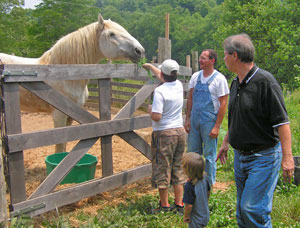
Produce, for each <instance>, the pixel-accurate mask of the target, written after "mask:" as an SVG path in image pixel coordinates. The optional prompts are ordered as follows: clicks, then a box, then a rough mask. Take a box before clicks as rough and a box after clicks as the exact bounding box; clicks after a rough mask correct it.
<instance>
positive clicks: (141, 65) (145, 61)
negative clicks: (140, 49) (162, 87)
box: [137, 58, 153, 79]
mask: <svg viewBox="0 0 300 228" xmlns="http://www.w3.org/2000/svg"><path fill="white" fill-rule="evenodd" d="M145 63H147V59H146V58H142V59H140V61H139V62H138V63H137V65H138V67H139V68H142V67H143V64H145ZM145 70H146V71H147V72H148V77H149V78H150V79H153V78H152V74H151V72H150V70H149V69H145Z"/></svg>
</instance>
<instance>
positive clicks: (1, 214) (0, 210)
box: [0, 140, 8, 228]
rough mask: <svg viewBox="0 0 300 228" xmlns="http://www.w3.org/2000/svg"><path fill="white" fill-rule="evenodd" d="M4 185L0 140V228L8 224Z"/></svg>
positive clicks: (0, 144)
mask: <svg viewBox="0 0 300 228" xmlns="http://www.w3.org/2000/svg"><path fill="white" fill-rule="evenodd" d="M5 192H6V183H5V178H4V166H3V159H2V142H1V140H0V227H1V228H2V227H3V228H6V227H7V222H8V216H7V204H6V197H5Z"/></svg>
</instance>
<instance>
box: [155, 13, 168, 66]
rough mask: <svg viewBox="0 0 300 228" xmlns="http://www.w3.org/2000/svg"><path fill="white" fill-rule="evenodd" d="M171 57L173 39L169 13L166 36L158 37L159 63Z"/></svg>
mask: <svg viewBox="0 0 300 228" xmlns="http://www.w3.org/2000/svg"><path fill="white" fill-rule="evenodd" d="M166 59H171V40H170V39H169V14H166V28H165V38H163V37H158V57H157V61H158V63H162V62H163V61H164V60H166Z"/></svg>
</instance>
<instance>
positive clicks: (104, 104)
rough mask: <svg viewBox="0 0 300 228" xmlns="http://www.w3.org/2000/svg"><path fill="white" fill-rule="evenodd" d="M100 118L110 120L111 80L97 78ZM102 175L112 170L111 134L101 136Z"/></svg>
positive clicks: (107, 174)
mask: <svg viewBox="0 0 300 228" xmlns="http://www.w3.org/2000/svg"><path fill="white" fill-rule="evenodd" d="M98 94H99V114H100V120H101V121H105V120H111V112H110V108H111V107H110V106H111V80H110V79H99V80H98ZM101 161H102V177H107V176H110V175H112V174H113V173H114V171H113V157H112V135H107V136H104V137H101Z"/></svg>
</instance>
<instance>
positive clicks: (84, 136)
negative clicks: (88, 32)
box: [0, 64, 192, 216]
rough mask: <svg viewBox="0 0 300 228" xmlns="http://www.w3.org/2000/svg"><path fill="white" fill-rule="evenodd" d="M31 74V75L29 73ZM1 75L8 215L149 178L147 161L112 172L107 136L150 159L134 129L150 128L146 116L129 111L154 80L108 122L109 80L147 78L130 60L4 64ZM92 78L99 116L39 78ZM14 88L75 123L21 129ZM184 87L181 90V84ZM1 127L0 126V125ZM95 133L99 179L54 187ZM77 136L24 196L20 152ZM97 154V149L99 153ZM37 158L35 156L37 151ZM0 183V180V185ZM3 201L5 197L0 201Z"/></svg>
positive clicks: (30, 212)
mask: <svg viewBox="0 0 300 228" xmlns="http://www.w3.org/2000/svg"><path fill="white" fill-rule="evenodd" d="M33 72H35V73H33ZM0 73H2V74H1V75H2V77H1V92H2V97H1V104H2V105H1V115H2V116H4V119H3V120H2V121H4V123H3V124H2V125H1V126H5V135H4V137H3V138H2V142H3V144H4V150H5V151H4V152H5V156H7V157H6V159H5V160H4V161H5V163H6V164H5V165H6V166H8V171H9V173H8V177H7V178H8V179H7V180H8V182H7V184H8V186H9V190H10V205H9V208H10V216H18V215H20V214H27V215H29V216H35V215H39V214H41V213H44V212H47V211H49V210H53V209H55V208H58V207H61V206H63V205H67V204H71V203H74V202H77V201H79V200H81V199H83V198H86V197H90V196H93V195H96V194H98V193H101V192H104V191H108V190H111V189H114V188H117V187H120V186H123V185H126V184H129V183H132V182H135V181H137V180H139V179H141V178H144V177H147V176H150V174H151V164H150V163H149V164H146V165H142V166H139V167H136V168H133V169H130V170H126V171H124V172H120V173H117V174H114V172H113V166H112V153H113V148H112V135H118V136H119V137H121V138H122V139H123V140H125V141H126V142H127V143H128V144H130V145H131V146H132V147H134V148H135V149H137V150H138V151H139V152H141V153H142V154H143V155H144V156H145V157H147V158H149V160H150V145H149V144H148V143H147V142H145V141H144V140H143V138H141V137H140V136H139V135H138V134H136V133H135V132H134V130H137V129H141V128H146V127H149V126H151V120H150V117H149V115H144V116H138V117H133V113H134V112H135V110H136V109H137V108H139V107H140V106H141V105H142V104H143V103H144V102H145V100H146V99H147V98H148V97H149V96H150V95H151V93H152V92H153V90H154V89H155V87H156V86H157V84H158V82H157V81H155V80H154V81H153V80H151V79H150V80H148V81H146V82H145V83H144V84H143V86H142V87H141V88H140V89H139V90H138V91H137V92H136V93H135V94H130V96H131V95H132V97H131V99H130V100H129V101H128V102H127V103H126V104H125V105H124V107H123V108H122V109H121V110H120V111H119V112H118V113H117V114H116V116H115V117H114V118H113V119H112V120H111V113H110V105H111V102H110V101H111V99H110V98H111V93H112V92H111V91H112V84H113V83H112V79H113V78H127V79H135V80H137V79H140V78H141V77H144V78H147V72H146V71H145V70H144V69H142V68H138V66H137V65H136V64H105V65H49V66H43V65H4V71H3V72H0ZM191 73H192V70H191V68H187V67H183V66H180V70H179V74H181V75H184V76H190V75H191ZM71 79H72V80H77V79H78V80H79V79H94V80H97V85H98V86H97V91H98V94H99V97H98V103H99V113H100V119H98V118H96V117H95V116H93V115H92V114H90V113H89V112H88V111H86V110H85V109H83V108H82V107H79V106H78V105H77V104H75V103H74V102H72V101H71V100H70V99H68V98H67V97H64V96H63V95H62V94H60V93H59V92H57V91H56V90H54V89H53V88H51V87H50V86H49V85H48V84H46V83H45V82H44V81H50V80H58V81H59V80H71ZM19 86H22V87H24V88H25V89H27V90H28V91H30V92H32V93H33V94H35V95H36V96H38V97H40V98H41V99H43V100H44V101H45V102H47V103H49V104H51V105H52V106H53V107H54V108H56V109H58V110H60V111H61V112H63V113H65V114H66V115H68V116H70V117H71V118H73V119H74V120H76V121H77V122H79V123H80V124H79V125H76V126H69V127H61V128H55V129H49V130H42V131H36V132H30V133H22V128H21V114H20V102H19ZM185 88H187V87H186V86H185ZM1 130H4V129H1ZM99 137H101V160H102V177H101V178H96V179H93V180H90V181H87V182H83V183H80V184H76V185H74V186H71V187H67V188H63V189H61V190H58V191H54V189H55V187H56V186H57V185H59V183H60V182H61V181H62V180H63V178H64V177H65V176H66V175H67V174H68V172H69V171H70V170H71V169H72V168H73V167H74V166H75V164H76V163H77V162H78V161H79V160H80V158H82V157H83V156H84V154H85V153H87V152H88V150H89V149H90V148H91V147H92V146H93V144H94V143H95V142H96V141H97V139H98V138H99ZM74 140H79V142H78V143H77V145H76V146H75V147H74V148H73V149H72V150H71V151H70V153H69V154H68V156H67V157H66V158H65V159H64V160H63V161H62V162H60V163H59V165H58V166H57V167H56V168H55V169H54V170H53V171H52V172H51V173H50V174H49V175H48V176H47V177H46V179H45V180H44V181H43V182H42V183H41V184H40V186H39V187H38V188H37V189H36V190H35V191H34V192H33V193H32V194H31V195H30V196H27V194H26V187H25V177H24V173H25V172H24V159H23V155H24V152H23V151H24V150H26V149H32V148H37V147H42V146H47V145H54V144H59V143H66V142H70V141H74ZM99 153H100V151H99ZM37 156H38V154H37ZM0 184H3V183H0ZM2 200H6V199H3V198H2V199H1V201H2Z"/></svg>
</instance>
